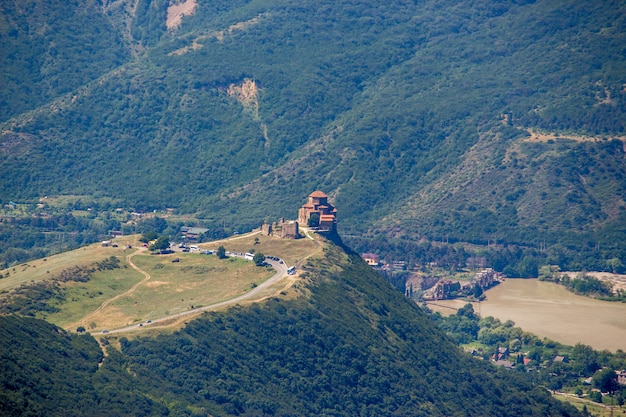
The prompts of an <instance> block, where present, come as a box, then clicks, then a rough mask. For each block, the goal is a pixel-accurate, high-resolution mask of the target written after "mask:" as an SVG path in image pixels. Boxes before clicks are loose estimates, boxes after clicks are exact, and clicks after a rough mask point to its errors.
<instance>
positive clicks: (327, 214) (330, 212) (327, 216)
mask: <svg viewBox="0 0 626 417" xmlns="http://www.w3.org/2000/svg"><path fill="white" fill-rule="evenodd" d="M298 223H300V224H301V225H302V226H305V227H316V228H319V230H320V231H327V232H334V231H335V230H336V227H337V209H336V208H335V207H333V205H332V204H330V203H329V202H328V196H327V195H326V194H324V193H323V192H321V191H314V192H312V193H311V194H309V200H308V202H307V203H306V204H305V205H303V206H302V207H300V209H299V210H298Z"/></svg>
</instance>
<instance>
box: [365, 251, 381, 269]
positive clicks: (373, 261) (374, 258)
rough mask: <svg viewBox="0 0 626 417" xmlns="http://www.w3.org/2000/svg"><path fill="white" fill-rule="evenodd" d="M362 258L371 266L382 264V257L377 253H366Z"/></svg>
mask: <svg viewBox="0 0 626 417" xmlns="http://www.w3.org/2000/svg"><path fill="white" fill-rule="evenodd" d="M361 258H363V260H364V261H365V263H367V264H368V265H370V266H380V257H379V256H378V255H376V254H375V253H364V254H363V255H361Z"/></svg>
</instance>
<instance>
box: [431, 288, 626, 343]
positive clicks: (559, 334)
mask: <svg viewBox="0 0 626 417" xmlns="http://www.w3.org/2000/svg"><path fill="white" fill-rule="evenodd" d="M485 295H486V296H487V299H486V300H485V301H483V302H481V303H473V305H474V311H476V312H477V313H478V314H479V315H480V316H482V317H487V316H493V317H496V318H498V319H500V320H501V321H506V320H512V321H514V322H515V324H516V326H518V327H521V328H522V329H523V330H525V331H528V332H531V333H534V334H536V335H537V336H539V337H547V338H549V339H553V340H555V341H557V342H560V343H563V344H567V345H575V344H576V343H583V344H586V345H590V346H592V347H593V348H594V349H599V350H603V349H608V350H610V351H612V352H615V351H616V350H617V349H622V350H626V319H625V318H626V304H623V303H613V302H607V301H600V300H594V299H591V298H587V297H583V296H579V295H576V294H573V293H571V292H569V291H567V289H565V288H564V287H562V286H560V285H557V284H554V283H552V282H542V281H538V280H536V279H507V280H506V281H505V282H503V283H501V284H500V285H497V286H495V287H493V288H491V289H489V290H487V291H486V292H485ZM466 303H467V302H466V301H463V300H439V301H437V302H436V304H437V305H434V304H429V307H430V308H431V309H432V310H433V311H439V312H440V313H441V314H444V315H450V314H454V313H455V310H454V309H455V308H456V309H458V308H460V307H462V306H464V305H465V304H466Z"/></svg>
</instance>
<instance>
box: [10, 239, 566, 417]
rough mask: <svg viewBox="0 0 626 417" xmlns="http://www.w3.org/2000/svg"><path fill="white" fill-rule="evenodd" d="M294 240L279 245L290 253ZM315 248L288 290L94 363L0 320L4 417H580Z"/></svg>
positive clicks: (338, 255) (66, 344) (141, 339)
mask: <svg viewBox="0 0 626 417" xmlns="http://www.w3.org/2000/svg"><path fill="white" fill-rule="evenodd" d="M306 240H308V239H306ZM306 240H304V239H303V242H305V243H306ZM265 243H266V242H263V243H262V244H261V246H263V245H265ZM300 243H302V242H297V243H296V242H292V243H291V244H289V245H288V246H289V247H290V248H289V249H290V250H291V251H292V254H295V253H297V252H298V249H296V248H297V246H298V245H299V244H300ZM293 245H296V246H293ZM312 248H313V251H312V255H313V256H311V257H309V258H307V259H306V260H303V262H301V272H300V273H299V276H298V278H297V282H296V283H295V284H294V285H293V289H287V290H286V291H284V292H281V293H276V294H275V295H276V296H273V297H271V298H269V299H267V300H265V301H261V302H258V303H254V304H251V305H249V306H242V305H240V306H237V307H234V308H231V309H229V310H227V311H224V312H211V313H205V314H204V315H202V316H201V317H199V318H197V319H195V320H188V322H187V324H186V326H185V327H183V328H182V329H180V330H178V331H176V332H173V333H172V332H171V331H168V332H166V333H163V334H161V335H159V336H155V335H154V333H143V334H141V333H137V334H135V335H134V336H133V338H132V340H129V339H128V338H127V337H125V336H122V335H107V334H104V335H100V336H98V337H99V339H100V342H101V344H103V345H105V347H104V350H105V353H106V356H104V357H103V355H102V352H101V351H100V347H99V346H98V344H97V343H96V342H95V341H94V339H93V338H92V337H91V336H89V335H77V334H75V333H65V332H64V331H62V330H60V329H57V328H55V327H54V326H53V325H51V324H48V323H46V322H43V321H41V320H37V319H32V318H22V317H19V316H16V315H10V316H1V317H0V322H1V325H0V332H1V333H2V337H1V338H0V356H2V357H3V360H2V361H1V362H0V367H1V368H0V370H1V371H2V372H0V386H1V387H2V389H1V390H0V410H1V411H2V413H3V415H23V413H24V412H31V413H36V414H46V415H69V414H71V415H95V414H97V415H133V416H152V415H154V416H157V415H170V416H207V415H214V416H217V415H219V416H235V415H240V416H241V415H249V416H253V415H254V416H265V415H267V416H269V415H285V416H286V415H291V416H305V415H333V416H342V415H346V416H348V415H349V416H355V415H360V416H374V415H397V416H438V415H441V416H443V415H494V416H495V415H507V416H531V415H537V414H538V413H540V414H542V415H551V416H557V415H561V416H566V415H568V416H575V415H577V413H576V411H575V410H574V409H573V408H571V407H568V406H566V405H563V404H561V403H559V402H558V401H556V400H552V399H551V398H550V396H549V394H548V393H547V391H545V389H543V388H540V387H535V386H533V384H531V383H530V382H529V381H528V380H526V379H525V375H524V374H517V373H514V372H508V373H507V372H503V371H502V370H496V369H495V368H491V366H490V365H489V364H487V363H485V362H482V361H477V360H475V359H471V358H470V357H469V356H467V355H465V354H464V353H462V352H461V351H460V350H458V349H457V348H456V347H455V346H454V345H453V344H452V342H451V341H450V340H449V339H448V338H446V337H445V335H444V334H443V333H442V332H441V331H440V330H438V329H437V328H436V326H435V324H434V322H432V321H431V320H430V319H429V318H428V317H427V316H426V315H425V314H424V313H423V312H422V311H420V309H419V307H417V305H415V304H414V303H413V302H411V301H409V300H407V299H406V298H404V297H403V296H402V295H401V294H399V293H398V292H397V291H396V290H394V289H393V288H392V287H391V286H389V284H388V283H387V282H385V281H384V279H382V278H381V277H380V276H378V275H377V274H376V273H375V272H373V271H372V270H371V269H370V268H369V267H368V266H367V265H365V264H364V263H363V261H362V260H361V259H360V257H359V256H357V255H356V254H354V253H351V252H349V251H348V252H346V251H345V250H344V249H342V248H341V247H340V246H336V245H335V244H333V243H332V242H328V241H322V242H321V246H320V247H315V246H314V247H312ZM310 249H311V248H309V251H308V253H309V254H311V251H310ZM276 255H278V256H281V255H282V254H281V253H280V252H278V253H276ZM225 262H229V261H225ZM96 279H98V278H97V277H94V280H96ZM233 279H234V278H233ZM294 290H295V291H296V292H295V293H294V292H293V291H294ZM148 335H151V336H150V337H148ZM113 345H115V346H117V347H116V348H114V347H113ZM118 349H119V350H118ZM34 358H46V360H45V361H43V360H39V359H34ZM460 370H462V371H460ZM77 404H78V405H79V406H77Z"/></svg>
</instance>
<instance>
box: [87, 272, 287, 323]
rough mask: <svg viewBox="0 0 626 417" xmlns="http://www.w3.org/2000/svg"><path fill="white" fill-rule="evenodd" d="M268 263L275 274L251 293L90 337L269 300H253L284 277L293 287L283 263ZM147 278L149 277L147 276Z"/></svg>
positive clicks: (261, 298) (171, 321)
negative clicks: (244, 303)
mask: <svg viewBox="0 0 626 417" xmlns="http://www.w3.org/2000/svg"><path fill="white" fill-rule="evenodd" d="M268 263H269V264H270V265H271V266H272V267H273V268H274V269H275V270H276V273H275V274H274V275H273V276H272V277H271V278H269V279H268V280H267V281H265V282H263V283H262V284H260V285H258V286H257V287H255V288H253V289H252V290H251V291H249V292H247V293H245V294H242V295H240V296H237V297H235V298H231V299H230V300H224V301H219V302H217V303H214V304H211V305H208V306H204V307H200V308H194V309H191V310H186V311H181V312H180V313H175V314H169V315H167V316H164V317H159V318H156V319H153V320H150V321H149V322H147V323H146V324H145V325H144V324H143V323H141V326H140V327H138V326H137V324H132V325H130V326H124V327H121V328H118V329H111V330H107V331H106V333H105V332H94V333H91V334H92V335H105V334H119V333H125V332H129V331H138V330H139V329H141V330H148V329H153V328H155V327H162V328H163V327H170V326H172V325H174V326H175V325H177V324H178V323H179V322H180V321H181V320H188V319H189V316H196V315H199V314H201V313H203V312H205V311H210V310H217V309H220V308H223V307H229V306H232V305H235V304H238V303H241V302H242V301H250V302H253V301H260V300H264V299H266V298H269V297H270V295H267V296H262V297H259V298H258V299H256V298H254V297H255V296H256V295H259V293H261V292H262V291H265V290H266V289H267V288H269V287H270V286H272V285H274V284H276V283H277V282H278V281H280V280H281V279H284V278H286V277H290V279H289V282H288V283H287V285H286V286H285V288H289V287H290V286H291V285H293V282H294V280H293V279H291V276H290V275H289V274H287V266H286V265H285V264H284V262H283V263H281V262H280V261H268ZM138 270H139V271H141V270H140V269H138ZM146 275H147V274H146ZM148 277H149V275H148ZM148 279H149V278H146V279H144V280H143V281H141V282H140V283H138V284H136V285H135V287H137V286H139V285H140V284H142V283H144V282H146V281H147V280H148ZM131 290H132V289H131ZM131 290H129V291H128V292H126V293H125V294H121V295H127V294H128V293H129V292H130V291H131ZM279 291H282V290H279ZM111 300H113V299H111ZM103 304H104V303H103ZM94 313H95V312H94ZM92 314H93V313H92Z"/></svg>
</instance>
